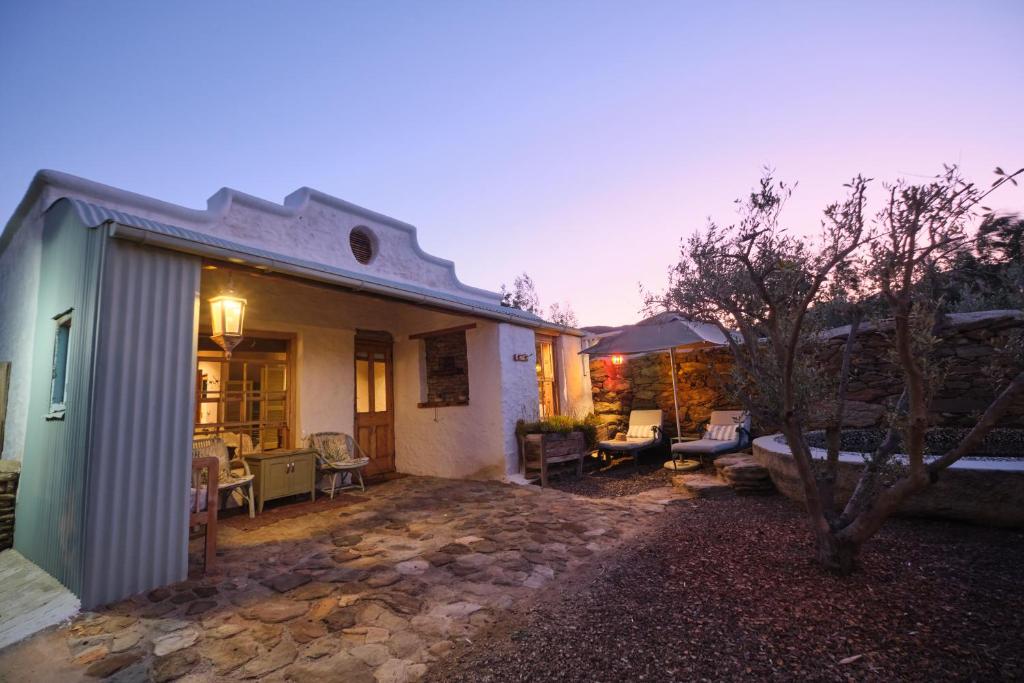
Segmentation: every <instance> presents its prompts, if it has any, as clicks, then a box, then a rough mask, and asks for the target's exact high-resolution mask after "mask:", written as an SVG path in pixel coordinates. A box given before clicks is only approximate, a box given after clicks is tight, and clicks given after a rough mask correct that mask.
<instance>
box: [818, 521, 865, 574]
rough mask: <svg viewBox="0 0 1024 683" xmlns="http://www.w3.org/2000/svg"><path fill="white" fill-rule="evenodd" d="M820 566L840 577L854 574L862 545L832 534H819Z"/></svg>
mask: <svg viewBox="0 0 1024 683" xmlns="http://www.w3.org/2000/svg"><path fill="white" fill-rule="evenodd" d="M814 540H815V544H816V545H817V555H818V564H820V565H821V566H822V567H824V568H825V569H827V570H828V571H830V572H833V573H835V574H840V575H843V576H845V575H847V574H852V573H853V570H854V568H856V566H857V556H858V555H859V554H860V543H854V542H852V541H849V540H846V539H843V538H839V537H837V536H836V535H835V534H834V533H832V532H821V531H819V532H817V533H816V534H815V539H814Z"/></svg>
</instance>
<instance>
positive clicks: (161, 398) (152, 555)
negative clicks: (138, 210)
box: [80, 240, 201, 607]
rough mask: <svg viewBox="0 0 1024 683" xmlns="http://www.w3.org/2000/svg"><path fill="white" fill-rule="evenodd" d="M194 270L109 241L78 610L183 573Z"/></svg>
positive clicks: (175, 257)
mask: <svg viewBox="0 0 1024 683" xmlns="http://www.w3.org/2000/svg"><path fill="white" fill-rule="evenodd" d="M200 265H201V264H200V259H199V258H198V257H195V256H188V255H185V254H181V253H178V252H173V251H167V250H162V249H154V248H151V247H142V246H137V245H133V244H130V243H127V242H123V241H120V240H109V242H108V245H107V254H106V263H105V264H104V271H103V282H102V306H103V310H102V314H101V316H100V320H99V338H100V340H101V341H100V345H99V347H98V349H97V355H96V387H95V408H94V413H93V414H94V422H93V424H94V429H93V438H92V449H91V450H92V458H91V462H90V467H89V493H88V502H87V504H88V514H87V520H88V528H87V531H86V534H87V537H86V538H87V541H86V542H87V550H86V556H85V571H84V585H83V590H82V592H81V594H80V597H81V599H82V604H83V606H86V607H89V606H94V605H100V604H104V603H107V602H110V601H113V600H119V599H121V598H123V597H125V596H127V595H132V594H134V593H138V592H140V591H144V590H148V589H151V588H154V587H156V586H162V585H164V584H167V583H171V582H173V581H180V580H182V579H184V578H185V576H186V574H187V569H188V490H189V482H190V476H191V474H190V473H191V462H192V460H191V456H192V451H191V446H192V420H193V417H194V414H193V411H194V390H195V374H194V373H195V367H196V351H195V348H196V335H197V331H196V328H195V326H196V315H195V312H196V308H195V302H196V296H197V294H198V290H199V273H200Z"/></svg>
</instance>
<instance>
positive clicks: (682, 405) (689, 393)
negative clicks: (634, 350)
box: [590, 349, 738, 438]
mask: <svg viewBox="0 0 1024 683" xmlns="http://www.w3.org/2000/svg"><path fill="white" fill-rule="evenodd" d="M732 366H733V361H732V355H731V353H730V352H729V351H728V350H727V349H711V350H706V351H691V352H688V353H677V354H676V378H677V382H678V389H679V421H680V427H681V429H682V431H683V433H684V434H685V433H688V432H693V431H695V430H696V429H698V427H699V425H700V424H701V423H702V422H704V421H706V420H707V419H708V417H710V415H711V411H713V410H730V409H734V408H736V407H738V406H735V405H734V404H733V401H732V400H731V399H730V398H729V397H728V395H727V394H726V392H725V389H724V385H723V379H724V378H727V377H728V376H729V374H730V373H731V372H732ZM590 383H591V391H592V392H593V395H594V412H595V413H596V414H597V417H598V419H599V420H600V421H601V424H602V430H603V431H604V434H602V435H601V436H602V438H610V437H612V436H614V435H615V433H616V432H618V431H625V430H626V427H627V426H628V424H629V411H630V410H642V409H647V408H660V409H661V410H662V411H663V413H664V416H665V431H666V433H667V434H668V435H669V436H675V435H676V434H675V431H676V426H675V421H674V420H673V419H672V408H673V402H672V371H671V365H670V363H669V358H668V353H667V352H662V353H652V354H649V355H647V356H643V357H640V358H630V359H627V360H626V361H625V362H624V363H623V364H622V365H618V366H616V365H612V363H611V361H610V360H609V359H606V358H592V359H591V361H590Z"/></svg>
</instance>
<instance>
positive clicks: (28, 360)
mask: <svg viewBox="0 0 1024 683" xmlns="http://www.w3.org/2000/svg"><path fill="white" fill-rule="evenodd" d="M42 229H43V220H42V216H41V214H40V212H39V209H38V206H36V207H33V208H32V210H31V212H30V214H29V216H28V218H27V219H26V223H25V225H24V228H23V229H22V230H19V231H18V232H17V233H15V234H13V236H12V239H11V241H10V243H9V244H8V245H7V248H6V249H4V250H3V252H2V253H0V361H10V362H11V384H10V387H9V389H8V393H7V419H6V425H5V427H4V438H3V441H4V442H3V443H2V444H0V451H2V453H3V459H4V460H21V459H22V455H23V451H24V448H25V429H26V426H27V422H26V421H27V420H28V400H29V383H30V379H31V374H32V345H33V343H34V336H35V329H36V305H37V302H38V298H39V293H38V290H39V268H40V264H41V262H42V252H43V250H42V242H41V239H40V237H41V235H42Z"/></svg>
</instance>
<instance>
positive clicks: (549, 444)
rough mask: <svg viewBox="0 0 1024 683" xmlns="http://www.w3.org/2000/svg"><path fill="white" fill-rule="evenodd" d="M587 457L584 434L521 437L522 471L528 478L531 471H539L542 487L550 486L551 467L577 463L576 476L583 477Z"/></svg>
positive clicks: (570, 433)
mask: <svg viewBox="0 0 1024 683" xmlns="http://www.w3.org/2000/svg"><path fill="white" fill-rule="evenodd" d="M585 457H587V441H586V438H585V437H584V436H583V433H582V432H569V433H568V434H558V433H551V434H523V435H522V436H520V437H519V459H520V471H521V472H522V475H523V476H524V477H526V476H528V475H529V472H530V470H539V471H540V485H541V486H547V485H548V470H549V468H550V466H551V465H557V464H561V463H566V462H572V461H576V476H577V477H581V476H583V458H585Z"/></svg>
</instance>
